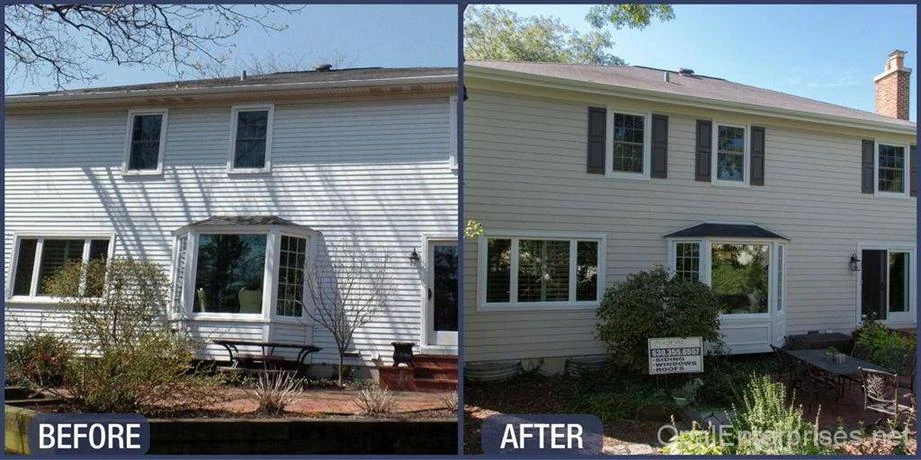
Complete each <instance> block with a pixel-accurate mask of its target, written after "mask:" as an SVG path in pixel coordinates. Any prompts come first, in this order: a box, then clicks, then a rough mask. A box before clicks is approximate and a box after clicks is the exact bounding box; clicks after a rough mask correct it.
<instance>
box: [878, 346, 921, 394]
mask: <svg viewBox="0 0 921 460" xmlns="http://www.w3.org/2000/svg"><path fill="white" fill-rule="evenodd" d="M883 356H884V360H885V362H884V363H879V364H884V365H886V367H889V368H891V369H892V370H893V371H895V373H896V374H898V376H899V386H900V387H901V388H903V389H906V388H907V389H908V391H909V392H911V393H914V391H915V378H914V375H915V354H914V353H913V352H912V351H910V350H902V349H898V348H893V349H890V350H886V351H885V352H884V353H883Z"/></svg>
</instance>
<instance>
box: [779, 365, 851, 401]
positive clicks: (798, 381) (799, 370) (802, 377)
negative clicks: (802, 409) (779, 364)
mask: <svg viewBox="0 0 921 460" xmlns="http://www.w3.org/2000/svg"><path fill="white" fill-rule="evenodd" d="M784 354H786V353H784ZM792 361H793V366H792V369H791V383H790V387H791V388H792V389H794V390H797V391H799V392H801V393H806V394H808V395H809V401H808V403H807V408H808V409H809V410H812V404H813V403H814V402H815V400H816V398H817V397H818V395H819V394H820V393H826V392H829V391H834V393H835V413H836V414H837V413H838V399H839V396H840V394H839V391H838V390H839V388H838V385H836V384H835V382H834V381H832V380H831V379H828V378H827V377H825V376H824V375H822V374H818V373H816V372H815V370H814V369H813V368H812V366H810V365H809V363H806V362H803V361H800V360H798V359H793V360H792Z"/></svg>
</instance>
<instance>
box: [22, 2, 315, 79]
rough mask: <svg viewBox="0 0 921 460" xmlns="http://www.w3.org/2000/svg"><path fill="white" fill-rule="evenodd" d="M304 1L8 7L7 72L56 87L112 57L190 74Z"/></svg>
mask: <svg viewBox="0 0 921 460" xmlns="http://www.w3.org/2000/svg"><path fill="white" fill-rule="evenodd" d="M302 8H303V7H302V6H289V5H258V6H241V5H193V4H162V5H157V4H135V5H127V4H81V5H59V4H44V5H42V4H33V5H23V4H20V5H9V6H7V7H6V23H5V24H4V31H5V35H6V37H5V38H6V42H5V44H4V49H5V52H6V68H7V73H6V78H7V81H9V80H10V79H11V78H13V77H16V76H22V77H24V78H26V79H30V80H31V81H33V82H34V81H36V80H37V79H38V78H41V77H49V78H51V79H53V80H54V82H55V85H56V87H57V88H62V87H63V86H64V85H67V84H70V83H73V82H80V83H88V82H91V81H93V80H96V79H98V78H99V75H97V74H94V73H92V72H91V71H90V70H88V67H89V64H92V63H97V62H112V63H115V64H117V65H135V66H140V67H143V68H164V67H166V68H168V69H169V70H170V74H171V75H173V76H175V77H177V78H181V77H183V76H184V75H185V74H186V73H187V72H189V71H194V72H195V73H197V74H201V72H202V69H207V68H213V67H214V66H217V65H223V64H225V63H226V61H227V59H228V58H229V56H230V53H229V52H228V51H229V50H230V49H232V48H233V47H234V45H233V43H231V42H229V41H228V39H229V38H231V37H233V36H235V35H236V34H238V33H239V32H240V31H242V30H243V29H244V28H245V27H247V26H248V25H255V26H258V27H260V28H262V29H264V30H266V31H281V30H284V29H285V28H286V26H284V25H279V24H273V23H271V22H269V17H270V16H271V15H272V14H274V13H278V12H281V13H289V14H292V13H295V12H298V11H300V10H301V9H302Z"/></svg>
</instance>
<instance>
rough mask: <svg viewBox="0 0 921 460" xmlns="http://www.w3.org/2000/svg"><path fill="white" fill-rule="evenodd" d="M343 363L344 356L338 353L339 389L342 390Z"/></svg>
mask: <svg viewBox="0 0 921 460" xmlns="http://www.w3.org/2000/svg"><path fill="white" fill-rule="evenodd" d="M344 362H345V354H344V353H343V352H341V351H340V352H339V388H342V371H343V363H344Z"/></svg>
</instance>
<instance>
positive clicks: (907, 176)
mask: <svg viewBox="0 0 921 460" xmlns="http://www.w3.org/2000/svg"><path fill="white" fill-rule="evenodd" d="M880 145H889V146H892V147H902V148H904V149H905V150H903V151H904V152H905V171H904V174H903V175H902V192H901V193H900V192H887V191H885V190H882V191H881V190H880V189H879V146H880ZM910 162H911V146H909V145H908V144H904V143H901V142H889V141H887V140H885V139H883V140H874V141H873V192H874V193H875V194H876V195H879V196H882V197H888V198H910V197H911V196H910V192H911V181H912V180H914V178H913V177H911V164H910Z"/></svg>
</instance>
